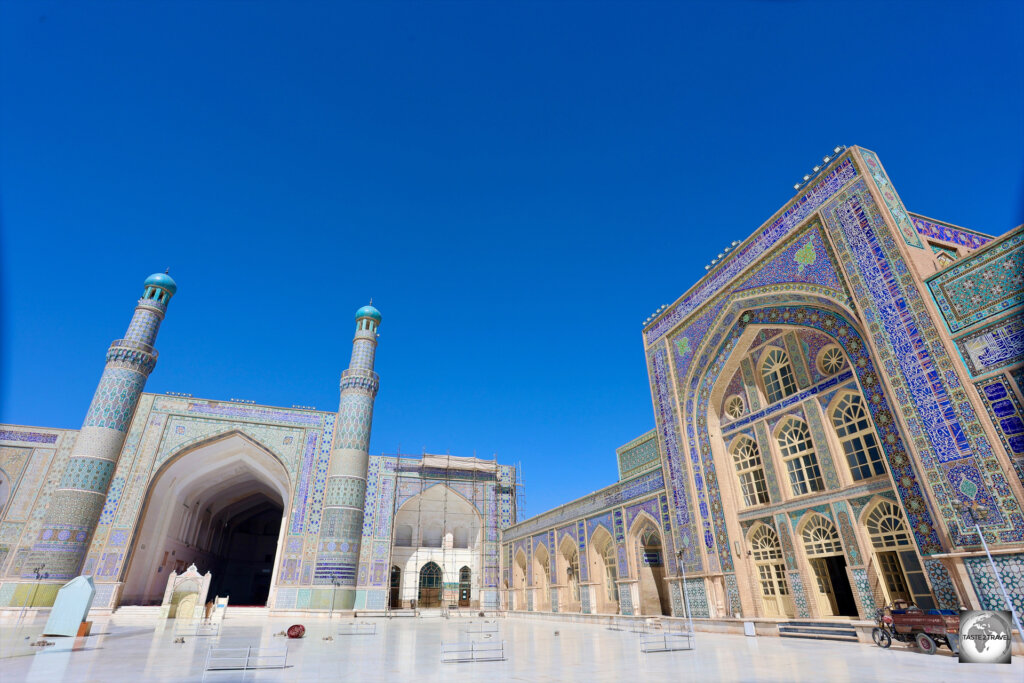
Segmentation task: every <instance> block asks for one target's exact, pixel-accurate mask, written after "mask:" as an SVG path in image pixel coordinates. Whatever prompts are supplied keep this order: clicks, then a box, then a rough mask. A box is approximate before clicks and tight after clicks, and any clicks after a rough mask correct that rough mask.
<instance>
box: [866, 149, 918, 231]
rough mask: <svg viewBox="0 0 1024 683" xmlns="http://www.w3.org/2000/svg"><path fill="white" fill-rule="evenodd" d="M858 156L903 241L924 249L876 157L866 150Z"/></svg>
mask: <svg viewBox="0 0 1024 683" xmlns="http://www.w3.org/2000/svg"><path fill="white" fill-rule="evenodd" d="M860 156H861V158H862V159H863V160H864V164H865V165H866V166H867V168H868V173H870V174H871V177H872V178H873V179H874V181H875V186H876V187H877V188H878V191H879V192H880V193H881V195H882V201H883V202H885V207H886V208H887V209H889V214H890V215H891V216H892V218H893V221H894V222H895V223H896V227H897V228H898V229H899V231H900V234H901V235H902V236H903V241H904V242H906V243H907V244H909V245H910V246H912V247H917V248H918V249H924V244H923V243H922V242H921V238H920V237H919V236H918V234H917V228H915V227H914V223H913V221H911V220H910V215H909V214H908V213H907V210H906V209H905V208H904V207H903V202H902V201H900V198H899V195H897V194H896V190H895V189H894V188H893V186H892V183H891V182H889V176H888V175H886V173H885V169H883V168H882V164H881V163H879V161H878V157H876V156H875V155H874V154H873V153H872V152H869V151H868V150H866V149H862V150H860Z"/></svg>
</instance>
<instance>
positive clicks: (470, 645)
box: [441, 640, 505, 664]
mask: <svg viewBox="0 0 1024 683" xmlns="http://www.w3.org/2000/svg"><path fill="white" fill-rule="evenodd" d="M504 659H505V641H504V640H480V641H478V640H470V641H460V642H457V643H441V662H442V663H445V664H452V663H455V662H497V661H502V660H504Z"/></svg>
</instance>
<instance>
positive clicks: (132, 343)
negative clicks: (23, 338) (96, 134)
mask: <svg viewBox="0 0 1024 683" xmlns="http://www.w3.org/2000/svg"><path fill="white" fill-rule="evenodd" d="M143 287H144V289H143V292H142V298H141V299H139V303H138V305H137V306H136V307H135V315H134V316H132V322H131V325H129V326H128V332H126V333H125V335H124V339H118V340H116V341H115V342H114V343H112V344H111V345H110V349H109V350H108V351H107V366H106V367H105V368H104V370H103V376H102V377H101V378H100V384H99V386H98V387H97V388H96V393H95V394H93V397H92V404H91V405H90V406H89V412H88V414H86V416H85V422H83V423H82V429H81V431H80V432H79V434H78V439H77V440H76V441H75V446H74V449H73V450H72V452H71V459H70V460H69V461H68V466H67V468H66V469H65V470H64V475H63V477H61V480H60V483H59V484H58V485H57V489H56V490H55V491H54V492H53V496H52V497H51V499H50V504H49V506H48V507H47V509H46V517H45V518H44V521H43V524H42V528H41V530H40V533H39V537H38V538H37V539H36V543H35V545H34V546H33V548H32V554H31V555H30V557H29V559H28V561H27V562H25V564H24V565H23V568H22V577H31V576H34V574H33V572H32V570H33V568H35V567H38V566H39V565H45V568H44V570H43V571H44V572H46V573H48V574H49V578H50V579H60V580H65V579H70V578H74V577H75V576H77V575H78V572H79V571H81V569H82V562H83V561H84V559H85V554H86V552H87V551H88V549H89V543H90V541H91V539H92V535H93V532H94V531H95V530H96V523H97V522H98V521H99V518H100V511H101V509H102V508H103V502H104V500H105V499H106V496H107V486H108V485H109V484H110V479H111V477H112V475H113V474H114V468H115V467H116V466H117V459H118V457H119V456H120V454H121V447H122V446H123V445H124V439H125V436H126V435H127V433H128V425H129V424H130V423H131V421H132V416H133V415H134V413H135V406H136V405H137V404H138V402H139V396H140V395H141V394H142V390H143V388H144V387H145V386H146V379H147V378H148V377H149V373H151V372H153V368H154V367H155V366H156V358H157V351H156V349H155V348H153V345H154V344H155V343H156V333H157V331H159V329H160V323H161V322H163V319H164V315H165V314H166V313H167V303H168V302H169V301H170V300H171V297H172V296H174V293H175V292H176V291H177V290H178V287H177V285H176V284H175V283H174V280H173V279H171V276H170V275H167V274H166V273H156V274H154V275H150V276H149V277H148V278H146V282H145V283H144V284H143Z"/></svg>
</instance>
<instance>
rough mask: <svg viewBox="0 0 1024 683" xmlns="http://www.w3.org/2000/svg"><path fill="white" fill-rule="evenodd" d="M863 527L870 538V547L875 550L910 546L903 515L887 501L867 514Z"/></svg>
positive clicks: (880, 503)
mask: <svg viewBox="0 0 1024 683" xmlns="http://www.w3.org/2000/svg"><path fill="white" fill-rule="evenodd" d="M865 525H866V526H867V528H868V536H870V537H871V545H873V546H874V547H876V548H888V547H890V546H900V545H910V534H909V533H907V525H906V524H905V523H904V522H903V515H902V514H900V511H899V508H897V507H896V506H895V505H893V504H892V503H890V502H888V501H885V500H883V501H881V502H879V503H878V505H876V506H875V509H874V510H872V511H871V513H870V514H868V518H867V520H866V522H865Z"/></svg>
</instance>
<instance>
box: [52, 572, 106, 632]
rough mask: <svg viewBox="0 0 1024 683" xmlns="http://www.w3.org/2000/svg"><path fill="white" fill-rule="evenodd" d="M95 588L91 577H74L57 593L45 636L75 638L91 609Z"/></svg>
mask: <svg viewBox="0 0 1024 683" xmlns="http://www.w3.org/2000/svg"><path fill="white" fill-rule="evenodd" d="M95 595H96V587H95V586H94V585H93V582H92V577H91V576H76V577H75V578H73V579H71V580H70V581H68V582H67V583H66V584H64V587H63V588H61V589H60V590H59V591H57V600H56V602H54V603H53V609H52V610H51V611H50V618H49V619H47V620H46V629H45V630H44V631H43V635H45V636H75V635H77V634H78V628H79V627H80V626H81V625H82V622H83V621H85V617H86V616H88V614H89V608H90V607H92V599H93V596H95Z"/></svg>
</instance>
